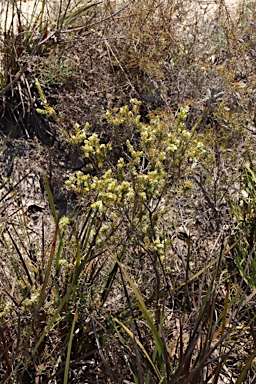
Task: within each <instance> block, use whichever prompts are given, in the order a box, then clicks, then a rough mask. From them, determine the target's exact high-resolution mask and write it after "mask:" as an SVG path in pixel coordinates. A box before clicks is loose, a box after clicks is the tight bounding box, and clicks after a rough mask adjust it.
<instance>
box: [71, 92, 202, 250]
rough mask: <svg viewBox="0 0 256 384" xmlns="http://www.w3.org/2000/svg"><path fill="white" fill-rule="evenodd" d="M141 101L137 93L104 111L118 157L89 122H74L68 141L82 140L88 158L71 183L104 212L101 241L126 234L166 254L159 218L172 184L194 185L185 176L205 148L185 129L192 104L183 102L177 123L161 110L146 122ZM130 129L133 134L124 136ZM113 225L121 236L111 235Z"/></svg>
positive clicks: (74, 188)
mask: <svg viewBox="0 0 256 384" xmlns="http://www.w3.org/2000/svg"><path fill="white" fill-rule="evenodd" d="M140 104H141V103H140V102H139V101H138V100H136V99H133V100H131V105H132V107H131V109H130V108H129V107H128V106H124V107H122V108H120V109H119V110H115V111H113V112H111V111H107V113H106V118H107V120H108V122H109V124H110V125H111V126H112V127H113V129H114V132H115V138H116V141H117V145H118V146H119V153H121V156H119V157H118V158H115V159H114V161H113V160H112V157H111V151H112V144H111V143H107V144H103V143H101V142H100V139H99V137H98V136H97V134H95V133H93V134H92V135H89V134H88V128H89V125H88V124H86V125H85V127H84V128H80V127H79V125H78V124H77V125H76V126H75V132H74V134H73V135H72V136H71V138H70V141H71V143H73V144H74V145H79V146H80V148H81V150H82V153H83V156H84V157H85V158H87V159H88V160H89V164H88V165H87V166H86V167H85V168H84V170H83V172H82V171H78V172H77V173H76V174H75V175H73V176H72V177H70V179H69V180H68V181H67V187H68V188H70V189H72V190H73V191H74V192H75V193H76V194H78V195H79V196H80V197H81V199H82V201H86V206H87V207H88V202H89V206H90V207H91V208H92V209H94V210H98V211H99V212H102V213H103V214H104V218H105V219H104V220H105V223H104V226H102V228H101V232H100V234H99V237H98V244H99V243H100V242H102V244H104V245H106V242H107V240H110V242H111V246H113V244H114V243H115V241H116V239H117V238H118V239H119V240H120V239H121V238H123V237H124V236H125V238H126V239H127V236H128V237H129V238H130V239H131V237H134V238H135V239H136V242H138V241H142V242H143V247H144V248H145V249H153V250H154V251H157V252H158V253H159V254H162V253H163V251H164V250H163V249H164V244H165V243H166V240H165V239H163V240H160V238H163V235H162V232H161V230H160V226H159V221H160V220H162V218H163V215H164V213H165V212H166V210H167V208H168V207H169V206H170V204H171V194H172V186H173V185H174V183H177V182H180V183H181V186H182V188H183V190H184V191H187V190H189V189H191V188H192V184H191V182H190V181H189V180H186V177H187V176H188V175H189V173H190V172H191V169H192V168H193V166H195V164H196V161H197V159H198V158H199V157H201V156H202V155H203V154H204V152H205V150H204V146H203V144H202V142H200V141H199V140H198V139H197V137H196V134H195V129H192V130H191V131H188V130H187V129H186V126H185V121H186V118H187V113H188V110H189V108H188V106H183V107H181V108H180V111H179V113H178V114H177V117H176V119H175V121H174V123H173V124H172V123H171V118H170V117H168V116H167V115H164V116H162V117H160V116H159V115H157V114H152V115H151V116H150V121H149V122H148V123H145V122H142V121H141V116H140V114H139V110H140ZM124 133H125V134H124ZM127 133H128V134H129V137H130V139H127V140H125V141H124V140H122V138H123V137H124V136H126V137H127ZM114 144H115V145H116V143H114ZM115 231H118V236H116V237H115V240H114V238H113V236H112V237H111V239H110V238H109V237H110V236H111V235H113V233H114V232H115ZM131 232H132V233H133V235H134V236H132V235H131ZM128 233H129V234H128ZM100 239H101V240H100ZM133 244H134V243H133Z"/></svg>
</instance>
